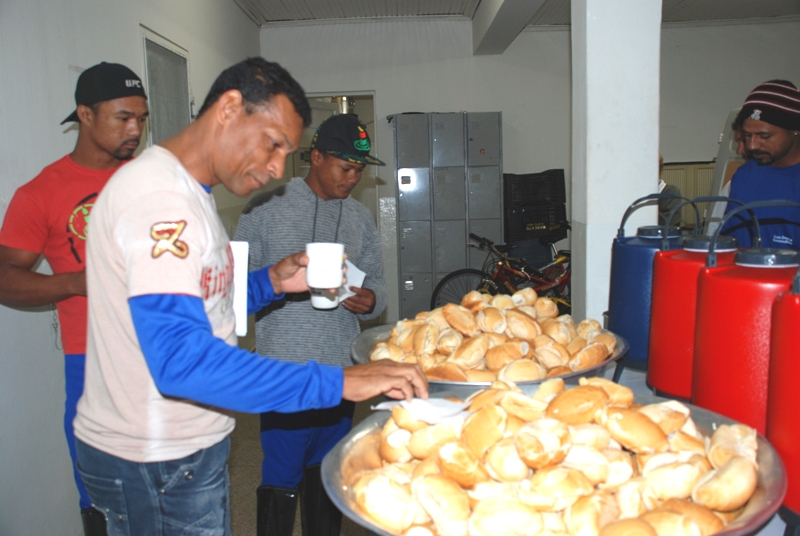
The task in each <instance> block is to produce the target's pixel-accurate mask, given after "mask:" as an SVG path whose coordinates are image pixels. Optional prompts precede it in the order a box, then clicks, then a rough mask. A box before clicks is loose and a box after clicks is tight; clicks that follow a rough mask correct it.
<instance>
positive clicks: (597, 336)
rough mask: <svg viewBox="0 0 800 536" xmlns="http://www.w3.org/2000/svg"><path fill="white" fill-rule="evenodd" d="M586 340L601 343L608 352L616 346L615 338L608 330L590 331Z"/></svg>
mask: <svg viewBox="0 0 800 536" xmlns="http://www.w3.org/2000/svg"><path fill="white" fill-rule="evenodd" d="M586 340H587V341H588V342H601V343H603V344H604V345H605V346H606V348H607V349H608V353H609V354H610V353H612V352H613V351H614V349H615V348H616V347H617V338H616V337H615V336H614V334H613V333H611V332H610V331H599V332H597V331H595V332H591V334H590V335H589V337H588V338H586Z"/></svg>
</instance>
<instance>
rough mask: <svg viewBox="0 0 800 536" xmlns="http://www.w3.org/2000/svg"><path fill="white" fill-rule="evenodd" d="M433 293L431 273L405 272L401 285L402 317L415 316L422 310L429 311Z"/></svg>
mask: <svg viewBox="0 0 800 536" xmlns="http://www.w3.org/2000/svg"><path fill="white" fill-rule="evenodd" d="M432 294H433V282H432V278H431V274H408V273H403V274H402V276H401V285H400V318H414V315H416V314H417V313H419V312H420V311H429V310H430V308H431V295H432Z"/></svg>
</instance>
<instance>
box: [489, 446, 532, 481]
mask: <svg viewBox="0 0 800 536" xmlns="http://www.w3.org/2000/svg"><path fill="white" fill-rule="evenodd" d="M486 468H487V469H488V470H489V474H490V475H491V477H492V478H494V479H495V480H499V481H500V482H520V481H522V480H524V479H526V478H528V477H529V476H530V469H529V468H528V466H527V465H526V464H525V462H523V461H522V458H520V457H519V453H518V452H517V446H516V443H515V441H514V438H513V437H507V438H505V439H501V440H500V441H498V442H497V443H495V444H494V445H492V446H491V447H490V448H489V450H488V451H487V452H486Z"/></svg>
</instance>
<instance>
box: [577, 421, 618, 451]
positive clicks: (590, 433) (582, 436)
mask: <svg viewBox="0 0 800 536" xmlns="http://www.w3.org/2000/svg"><path fill="white" fill-rule="evenodd" d="M569 439H570V442H571V443H572V444H573V445H586V446H587V447H594V448H596V449H597V450H603V449H606V448H608V446H609V444H610V443H611V432H609V431H608V430H606V429H605V428H604V427H602V426H600V425H599V424H576V425H572V426H570V427H569Z"/></svg>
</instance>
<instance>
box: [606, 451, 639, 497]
mask: <svg viewBox="0 0 800 536" xmlns="http://www.w3.org/2000/svg"><path fill="white" fill-rule="evenodd" d="M600 452H602V453H603V456H605V457H606V459H607V460H608V478H606V481H605V483H604V484H603V485H602V486H601V487H608V488H611V489H615V488H617V487H618V486H620V485H622V484H624V483H625V482H627V481H629V480H630V479H631V478H633V476H634V473H635V468H634V463H633V457H632V456H631V455H630V454H629V453H628V452H627V451H624V450H622V449H612V448H606V449H602V450H601V451H600Z"/></svg>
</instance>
